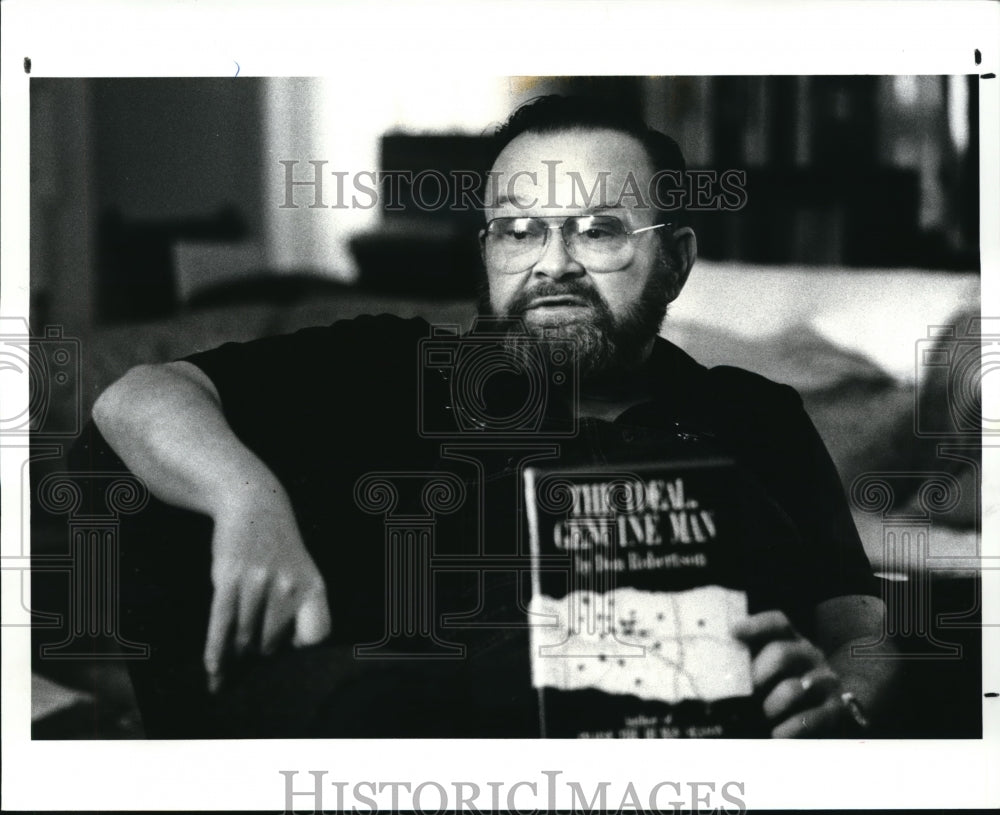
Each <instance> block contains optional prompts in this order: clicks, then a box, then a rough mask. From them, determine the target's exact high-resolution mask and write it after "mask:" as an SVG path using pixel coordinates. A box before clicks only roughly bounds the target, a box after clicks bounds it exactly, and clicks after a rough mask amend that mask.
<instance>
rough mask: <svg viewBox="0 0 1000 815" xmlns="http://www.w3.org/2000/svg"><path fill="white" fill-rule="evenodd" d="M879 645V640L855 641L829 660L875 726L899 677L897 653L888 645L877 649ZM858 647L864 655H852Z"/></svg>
mask: <svg viewBox="0 0 1000 815" xmlns="http://www.w3.org/2000/svg"><path fill="white" fill-rule="evenodd" d="M876 641H877V638H872V639H865V638H861V639H856V640H852V641H851V642H848V643H845V644H844V645H842V646H841V647H840V648H838V649H837V650H836V651H835V652H834V653H832V654H830V656H829V657H828V658H827V661H828V662H829V663H830V667H831V668H833V670H834V671H836V673H837V675H838V676H840V680H841V683H842V684H843V686H844V690H845V691H850V692H851V693H852V694H854V696H855V698H856V699H857V700H858V702H859V703H860V704H861V707H862V709H863V710H864V711H865V714H866V715H867V716H869V717H870V718H871V719H872V720H873V723H875V724H877V723H878V721H879V716H880V713H881V712H882V711H883V710H885V708H886V706H887V703H888V702H889V698H890V696H891V693H892V689H893V686H894V683H895V681H896V679H897V674H898V668H897V662H896V660H895V659H894V655H895V649H894V648H893V647H892V646H891V645H890V644H888V643H883V644H880V645H878V646H877V647H876V646H874V643H875V642H876ZM859 647H864V649H865V652H866V653H865V655H863V656H862V655H860V654H854V653H852V649H854V648H859Z"/></svg>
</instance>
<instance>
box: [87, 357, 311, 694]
mask: <svg viewBox="0 0 1000 815" xmlns="http://www.w3.org/2000/svg"><path fill="white" fill-rule="evenodd" d="M93 415H94V422H95V424H96V425H97V427H98V429H99V430H100V431H101V433H102V434H103V435H104V437H105V439H106V440H107V442H108V444H110V445H111V447H112V449H114V451H115V452H116V453H117V454H118V455H119V456H120V457H121V459H122V461H124V462H125V464H126V465H127V466H128V467H129V469H130V470H132V472H133V473H135V474H136V475H137V476H139V477H140V478H142V479H143V480H144V481H145V482H146V483H147V485H148V486H149V489H150V491H151V492H152V493H153V495H155V496H156V497H157V498H159V499H160V500H162V501H164V502H166V503H168V504H172V505H174V506H178V507H182V508H184V509H190V510H193V511H196V512H201V513H203V514H206V515H208V516H210V517H211V518H212V519H213V521H214V522H215V525H214V531H213V535H212V582H213V584H214V587H215V592H214V595H213V599H212V611H211V617H210V620H209V628H208V636H207V640H206V645H205V666H206V669H207V671H208V674H209V684H210V686H212V687H213V688H214V687H216V686H218V684H219V683H220V682H221V678H222V669H223V665H224V662H225V659H226V657H227V655H228V654H229V653H231V652H235V653H236V654H239V653H242V652H244V651H246V650H248V649H249V648H253V647H257V648H259V649H260V650H261V651H263V652H264V653H268V652H270V651H272V650H273V649H274V648H275V647H277V645H278V644H279V642H280V641H281V640H282V638H283V637H284V636H285V635H286V634H287V632H288V630H289V629H290V628H291V627H292V626H293V625H294V628H295V642H296V644H300V645H301V644H310V643H314V642H318V641H319V640H322V639H323V638H324V637H326V636H327V635H328V634H329V630H330V619H329V610H328V607H327V602H326V591H325V587H324V585H323V580H322V578H321V576H320V574H319V572H318V570H317V569H316V566H315V564H314V563H313V561H312V558H311V557H310V556H309V553H308V552H307V551H306V548H305V546H304V544H303V543H302V538H301V535H300V533H299V530H298V526H297V524H296V521H295V514H294V511H293V509H292V506H291V502H290V501H289V499H288V495H287V493H286V492H285V490H284V488H283V487H282V485H281V484H280V483H279V482H278V479H277V477H276V476H275V475H274V474H273V473H272V472H271V471H270V470H269V469H268V467H267V466H266V465H265V464H264V462H263V461H261V460H260V458H258V457H257V456H256V455H255V454H254V453H253V452H252V451H251V450H249V449H248V448H247V447H246V446H245V445H244V444H243V443H242V442H241V441H240V440H239V439H238V438H237V437H236V435H235V433H233V431H232V429H231V428H230V427H229V425H228V424H227V422H226V420H225V417H224V415H223V412H222V404H221V401H220V399H219V394H218V392H217V390H216V389H215V386H214V385H213V384H212V382H211V380H210V379H209V378H208V377H207V376H206V375H205V374H204V373H203V372H202V371H201V370H200V369H199V368H197V367H196V366H194V365H192V364H190V363H187V362H170V363H167V364H164V365H143V366H139V367H137V368H133V369H132V370H131V371H129V372H128V373H127V374H126V375H125V376H124V377H122V378H121V379H120V380H118V381H117V382H116V383H115V384H113V385H112V386H111V387H110V388H108V389H107V390H106V391H105V392H104V393H103V394H101V396H100V398H99V399H98V400H97V402H96V404H95V405H94V414H93Z"/></svg>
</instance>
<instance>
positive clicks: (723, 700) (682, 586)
mask: <svg viewBox="0 0 1000 815" xmlns="http://www.w3.org/2000/svg"><path fill="white" fill-rule="evenodd" d="M525 487H526V510H527V515H528V526H529V533H530V541H531V552H532V599H531V605H530V611H531V620H530V622H531V629H530V635H531V636H530V642H531V646H530V647H531V666H532V684H533V685H534V687H535V688H536V689H537V691H538V693H539V701H540V713H541V720H542V721H541V731H542V735H543V737H547V738H705V737H720V738H735V737H756V736H764V735H766V728H765V727H764V724H763V715H762V713H761V711H760V704H759V702H758V701H757V700H755V699H754V698H753V697H752V693H753V685H752V680H751V673H750V654H749V651H748V649H747V648H746V646H745V645H743V644H742V643H741V642H739V641H738V640H736V639H734V638H733V637H732V636H731V635H730V634H729V630H730V625H731V624H732V623H733V622H735V621H736V620H737V619H740V618H742V617H745V616H746V615H747V594H746V591H745V588H744V585H743V583H744V574H745V567H744V563H743V558H744V552H745V547H744V545H743V540H742V538H743V535H744V533H745V530H744V529H743V525H742V523H741V518H740V514H741V513H740V509H739V507H740V501H739V500H738V495H737V492H736V490H737V489H738V479H737V478H736V473H735V469H734V466H733V464H732V462H731V461H729V460H726V459H712V460H706V461H688V462H676V463H662V464H655V465H654V464H637V465H629V466H614V467H589V468H586V469H576V468H562V469H556V468H552V469H542V468H530V469H528V470H526V472H525Z"/></svg>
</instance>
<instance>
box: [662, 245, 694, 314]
mask: <svg viewBox="0 0 1000 815" xmlns="http://www.w3.org/2000/svg"><path fill="white" fill-rule="evenodd" d="M668 252H669V257H670V271H671V276H670V283H669V285H668V287H667V291H668V293H669V299H668V300H667V302H668V303H669V302H673V301H674V300H676V299H677V295H679V294H680V293H681V289H683V288H684V284H685V283H687V279H688V275H689V274H691V267H692V266H694V262H695V260H696V259H697V257H698V239H697V238H696V237H695V234H694V230H693V229H691V227H689V226H684V227H681V228H680V229H678V230H676V231H675V232H674V234H673V235H671V237H670V248H669V249H668Z"/></svg>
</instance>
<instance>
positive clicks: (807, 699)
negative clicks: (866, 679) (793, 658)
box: [763, 667, 839, 721]
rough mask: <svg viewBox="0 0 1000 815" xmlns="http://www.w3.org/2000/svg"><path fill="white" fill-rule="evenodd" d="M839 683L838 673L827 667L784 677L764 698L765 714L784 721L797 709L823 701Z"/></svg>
mask: <svg viewBox="0 0 1000 815" xmlns="http://www.w3.org/2000/svg"><path fill="white" fill-rule="evenodd" d="M838 683H839V680H838V678H837V675H836V674H834V673H833V671H831V670H830V669H829V668H826V667H824V668H817V669H816V670H813V671H809V672H808V673H806V674H805V675H803V676H796V677H790V678H788V679H783V680H782V681H780V682H778V684H777V685H775V686H774V689H773V690H772V691H771V692H770V693H769V694H768V695H767V698H766V699H764V705H763V707H764V715H765V716H767V718H768V719H775V720H777V721H782V720H784V719H786V718H788V717H789V716H790V715H791V714H793V713H795V712H796V711H799V710H803V709H806V708H808V707H813V706H815V705H818V704H820V703H822V701H823V700H824V699H826V698H827V696H829V694H830V692H831V690H833V689H834V688H835V687H836V686H837V684H838Z"/></svg>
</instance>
